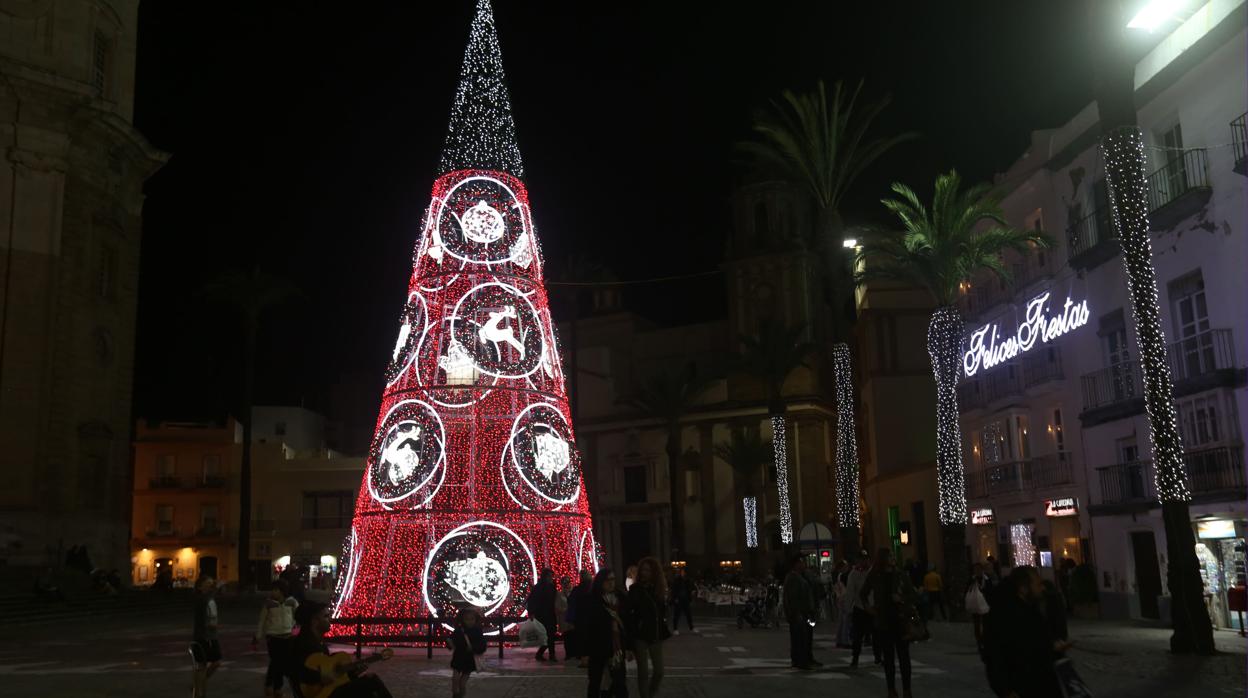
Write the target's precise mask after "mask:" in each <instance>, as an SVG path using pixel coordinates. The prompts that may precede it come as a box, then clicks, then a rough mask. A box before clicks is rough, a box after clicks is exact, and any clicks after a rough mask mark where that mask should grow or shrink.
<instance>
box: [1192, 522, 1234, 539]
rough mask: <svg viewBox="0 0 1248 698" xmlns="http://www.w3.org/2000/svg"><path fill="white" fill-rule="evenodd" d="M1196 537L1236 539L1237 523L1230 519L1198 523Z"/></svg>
mask: <svg viewBox="0 0 1248 698" xmlns="http://www.w3.org/2000/svg"><path fill="white" fill-rule="evenodd" d="M1196 535H1198V536H1199V537H1201V538H1234V537H1235V522H1234V521H1231V520H1230V519H1216V520H1214V521H1197V522H1196Z"/></svg>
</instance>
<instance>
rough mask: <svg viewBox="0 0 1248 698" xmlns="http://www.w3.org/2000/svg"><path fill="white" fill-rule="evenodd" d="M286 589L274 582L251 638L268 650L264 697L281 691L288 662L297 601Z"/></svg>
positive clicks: (270, 697) (284, 585)
mask: <svg viewBox="0 0 1248 698" xmlns="http://www.w3.org/2000/svg"><path fill="white" fill-rule="evenodd" d="M289 592H290V587H289V586H288V585H287V584H286V581H285V580H282V579H279V580H277V581H276V582H275V583H274V584H273V590H272V591H270V592H269V598H267V599H265V601H264V605H263V606H261V607H260V620H259V622H258V623H257V624H256V634H255V636H253V637H252V644H253V645H257V644H259V642H260V641H261V640H263V641H264V647H265V650H266V651H267V652H268V653H269V668H268V670H266V671H265V673H264V695H265V697H266V698H272V697H273V696H280V695H281V694H282V677H283V676H285V674H286V671H287V668H288V665H289V664H290V652H291V646H290V643H291V633H292V632H294V629H295V609H296V608H298V607H299V601H298V600H296V599H295V597H293V596H290V594H289Z"/></svg>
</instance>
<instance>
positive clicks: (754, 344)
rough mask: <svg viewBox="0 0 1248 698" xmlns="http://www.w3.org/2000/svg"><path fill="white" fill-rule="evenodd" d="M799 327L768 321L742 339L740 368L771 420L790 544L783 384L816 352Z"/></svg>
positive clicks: (783, 525)
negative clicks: (759, 388) (760, 393)
mask: <svg viewBox="0 0 1248 698" xmlns="http://www.w3.org/2000/svg"><path fill="white" fill-rule="evenodd" d="M805 334H806V329H805V328H804V327H802V326H801V325H793V326H788V327H786V326H782V325H780V323H778V322H776V321H775V320H774V319H771V318H767V319H765V320H764V321H763V323H762V325H761V326H760V327H759V329H758V334H757V335H754V336H748V335H742V336H741V360H740V365H741V368H742V369H744V370H745V371H746V373H748V374H750V375H752V376H754V377H755V378H757V379H758V380H760V381H761V382H762V384H763V390H764V393H765V396H766V400H767V414H768V415H770V417H771V438H772V448H773V451H774V454H773V456H774V459H775V465H776V489H777V491H778V495H779V498H780V540H781V541H782V542H784V543H792V542H793V512H792V500H791V499H790V497H789V466H788V457H787V453H786V446H787V444H786V439H785V417H784V415H785V412H786V411H787V406H786V405H785V402H784V395H783V391H784V382H785V381H786V380H788V378H789V375H790V374H792V373H793V371H796V370H797V369H798V368H799V367H803V366H806V365H807V364H806V357H807V356H809V355H810V353H811V352H812V351H813V350H814V349H815V345H814V343H812V342H809V341H806V340H805V339H803V337H804V336H805Z"/></svg>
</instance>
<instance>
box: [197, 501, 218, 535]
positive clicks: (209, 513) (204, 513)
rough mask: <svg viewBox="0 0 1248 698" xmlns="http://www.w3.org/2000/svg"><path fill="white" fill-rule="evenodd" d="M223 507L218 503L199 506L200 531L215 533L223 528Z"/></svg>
mask: <svg viewBox="0 0 1248 698" xmlns="http://www.w3.org/2000/svg"><path fill="white" fill-rule="evenodd" d="M220 512H221V509H220V507H218V506H217V505H216V504H204V505H202V506H200V507H199V531H200V533H205V534H213V533H218V532H220V530H221V516H220Z"/></svg>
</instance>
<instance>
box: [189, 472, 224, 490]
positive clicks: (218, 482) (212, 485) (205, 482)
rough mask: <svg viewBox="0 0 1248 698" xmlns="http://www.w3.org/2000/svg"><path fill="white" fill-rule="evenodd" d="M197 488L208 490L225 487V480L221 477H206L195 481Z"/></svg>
mask: <svg viewBox="0 0 1248 698" xmlns="http://www.w3.org/2000/svg"><path fill="white" fill-rule="evenodd" d="M195 486H196V487H202V488H208V489H216V488H220V487H225V478H224V477H223V476H221V475H205V476H203V477H202V478H200V479H199V480H196V481H195Z"/></svg>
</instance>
